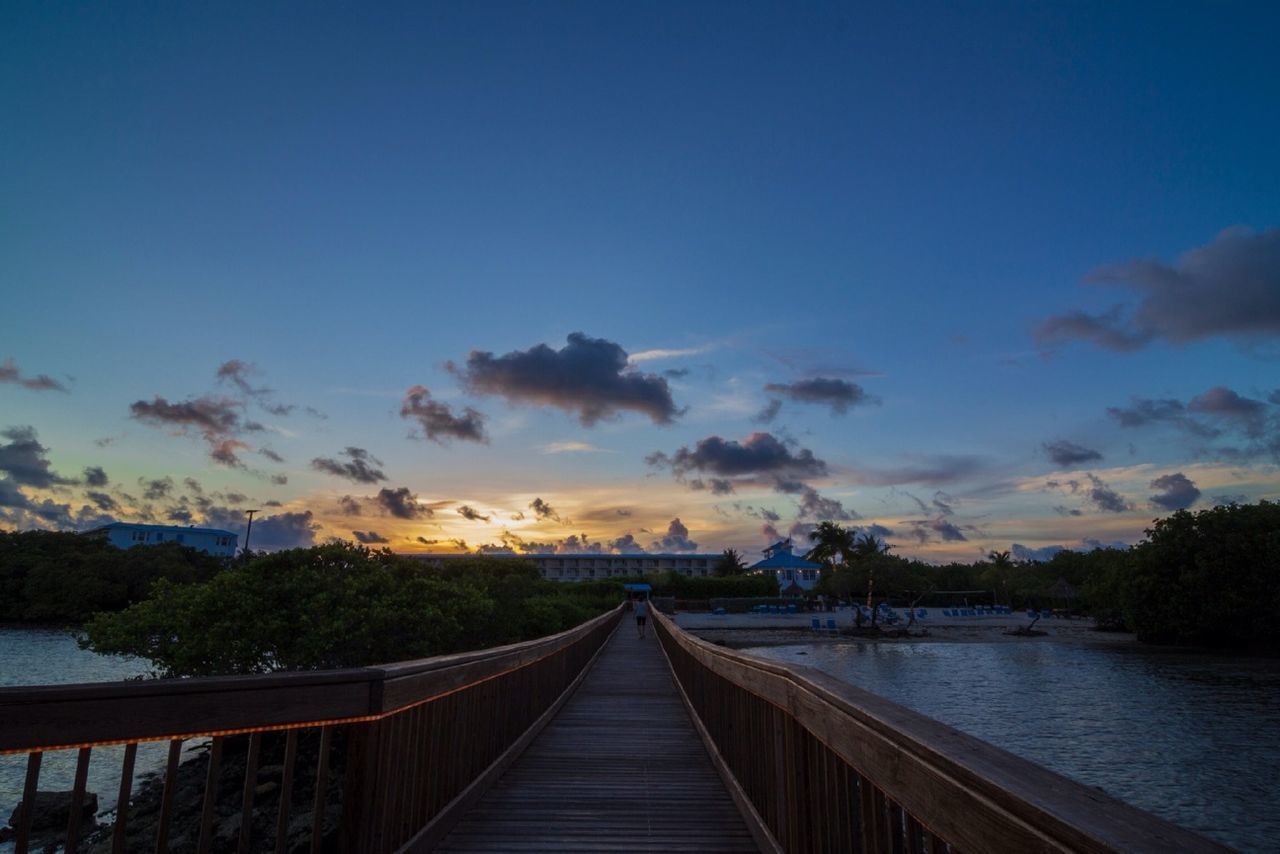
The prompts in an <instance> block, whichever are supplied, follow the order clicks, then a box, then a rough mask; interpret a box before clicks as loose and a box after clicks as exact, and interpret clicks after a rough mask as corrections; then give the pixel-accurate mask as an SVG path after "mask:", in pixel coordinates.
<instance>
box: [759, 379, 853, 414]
mask: <svg viewBox="0 0 1280 854" xmlns="http://www.w3.org/2000/svg"><path fill="white" fill-rule="evenodd" d="M764 390H765V391H767V392H771V393H773V394H780V395H782V396H783V397H786V398H787V399H788V400H792V401H795V402H797V403H815V404H820V405H823V406H829V407H831V412H832V414H833V415H844V414H845V413H846V412H848V411H849V407H851V406H858V405H860V404H865V403H874V402H876V401H875V398H873V397H871V396H870V395H868V394H867V392H866V390H865V389H863V388H862V386H860V385H858V384H857V383H851V382H849V381H848V380H841V379H834V378H831V377H814V378H813V379H808V380H800V381H799V382H794V383H787V384H783V383H769V384H768V385H766V386H765V387H764ZM762 414H763V413H762ZM774 414H775V415H776V414H777V413H776V412H775V413H774Z"/></svg>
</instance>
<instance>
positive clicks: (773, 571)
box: [747, 539, 822, 596]
mask: <svg viewBox="0 0 1280 854" xmlns="http://www.w3.org/2000/svg"><path fill="white" fill-rule="evenodd" d="M764 555H765V557H764V560H762V561H760V562H758V563H755V564H752V565H751V566H749V567H747V572H751V573H756V574H759V575H772V576H773V577H774V578H776V579H777V580H778V589H779V590H781V591H782V595H784V596H795V595H801V594H804V593H807V592H809V591H810V590H812V589H813V588H814V587H816V586H817V585H818V577H819V573H820V572H821V570H822V565H821V564H817V563H814V562H813V561H809V560H805V559H804V558H802V557H796V556H795V555H793V554H792V553H791V540H789V539H788V540H781V541H779V542H776V543H774V544H773V545H771V546H769V548H767V549H765V550H764Z"/></svg>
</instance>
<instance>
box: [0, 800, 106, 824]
mask: <svg viewBox="0 0 1280 854" xmlns="http://www.w3.org/2000/svg"><path fill="white" fill-rule="evenodd" d="M71 796H72V793H71V792H36V797H35V803H34V805H33V808H32V812H31V830H32V832H37V831H41V830H50V829H57V830H65V829H66V827H67V820H68V819H69V818H70V817H71ZM21 812H22V803H21V802H19V803H18V805H17V806H16V807H14V810H13V813H12V814H11V815H10V816H9V824H11V825H12V826H13V827H15V828H16V827H17V826H18V821H19V819H20V817H21ZM97 813H98V796H97V794H96V793H94V792H85V793H84V799H83V800H82V801H81V803H80V821H81V823H82V824H85V825H92V824H93V823H94V816H95V815H97Z"/></svg>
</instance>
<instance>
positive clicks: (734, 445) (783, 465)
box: [645, 432, 827, 494]
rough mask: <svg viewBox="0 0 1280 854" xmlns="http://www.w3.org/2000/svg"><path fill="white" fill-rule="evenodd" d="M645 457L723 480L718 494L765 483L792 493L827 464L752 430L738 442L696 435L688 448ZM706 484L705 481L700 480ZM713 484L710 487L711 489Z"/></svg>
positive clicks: (679, 472)
mask: <svg viewBox="0 0 1280 854" xmlns="http://www.w3.org/2000/svg"><path fill="white" fill-rule="evenodd" d="M645 461H646V462H647V463H648V464H649V465H651V466H655V467H669V468H670V469H671V471H672V472H673V473H674V474H675V476H676V478H677V479H679V480H683V479H684V478H685V477H686V476H687V475H689V474H692V473H695V472H696V473H700V474H707V475H714V476H717V477H719V478H721V479H722V480H723V481H724V483H721V484H720V485H719V490H720V491H719V494H725V493H726V492H728V491H730V489H731V488H732V487H733V486H734V485H750V484H768V485H770V486H772V487H773V488H774V489H775V490H777V491H779V492H788V493H795V492H800V491H802V490H803V489H804V488H805V485H804V483H802V480H803V479H804V478H808V477H815V476H820V475H823V474H826V472H827V464H826V463H825V462H823V461H822V460H820V459H818V458H817V457H815V456H814V455H813V452H812V451H810V450H808V449H807V448H802V449H800V450H799V451H798V452H796V453H792V451H791V449H790V448H789V447H787V445H786V444H785V443H784V442H782V441H781V440H779V439H778V438H776V437H775V436H774V435H773V434H772V433H762V432H758V433H752V434H751V435H750V436H748V437H747V438H746V439H744V440H742V441H741V442H738V441H737V440H734V439H723V438H721V437H720V436H708V437H707V438H705V439H700V440H699V441H698V443H697V445H695V446H694V447H693V448H692V449H690V448H687V447H685V448H680V449H679V450H677V451H676V452H675V453H674V454H672V455H671V456H667V455H666V454H664V453H662V452H661V451H657V452H654V453H652V454H650V455H649V456H648V457H646V458H645ZM702 486H703V488H706V483H705V482H704V483H702ZM714 488H715V487H714V485H713V489H714Z"/></svg>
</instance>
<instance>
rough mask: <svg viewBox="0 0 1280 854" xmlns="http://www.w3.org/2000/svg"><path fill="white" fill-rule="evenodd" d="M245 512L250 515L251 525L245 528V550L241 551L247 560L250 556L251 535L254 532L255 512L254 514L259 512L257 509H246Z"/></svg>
mask: <svg viewBox="0 0 1280 854" xmlns="http://www.w3.org/2000/svg"><path fill="white" fill-rule="evenodd" d="M244 512H245V513H247V514H248V515H249V527H248V528H246V529H245V532H244V551H243V552H241V554H243V555H244V557H245V559H246V560H248V558H249V535H250V534H252V533H253V514H254V513H257V512H258V511H257V510H246V511H244Z"/></svg>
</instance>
